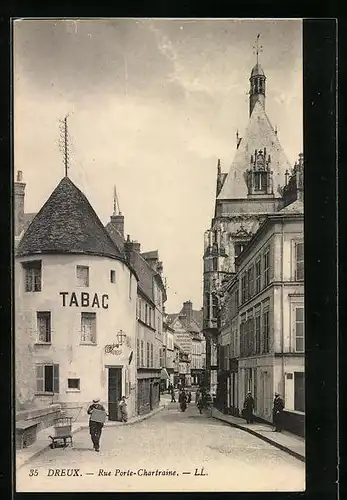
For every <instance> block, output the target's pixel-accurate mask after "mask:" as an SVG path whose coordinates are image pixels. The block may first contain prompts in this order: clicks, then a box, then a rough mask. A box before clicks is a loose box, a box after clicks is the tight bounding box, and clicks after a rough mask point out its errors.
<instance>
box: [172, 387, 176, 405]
mask: <svg viewBox="0 0 347 500" xmlns="http://www.w3.org/2000/svg"><path fill="white" fill-rule="evenodd" d="M171 403H176V399H175V389H174V388H173V386H171Z"/></svg>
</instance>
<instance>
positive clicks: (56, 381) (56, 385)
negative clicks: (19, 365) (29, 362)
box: [35, 363, 59, 396]
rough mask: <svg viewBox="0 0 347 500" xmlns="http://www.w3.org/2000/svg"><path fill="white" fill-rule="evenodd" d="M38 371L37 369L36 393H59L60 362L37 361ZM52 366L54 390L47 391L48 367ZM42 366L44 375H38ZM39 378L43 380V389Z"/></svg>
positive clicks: (43, 394)
mask: <svg viewBox="0 0 347 500" xmlns="http://www.w3.org/2000/svg"><path fill="white" fill-rule="evenodd" d="M35 367H36V371H35V380H36V391H35V394H37V395H42V396H45V395H52V394H59V364H58V363H36V364H35ZM48 367H49V368H51V367H52V391H46V390H45V384H46V373H45V371H46V368H48ZM40 368H42V375H43V376H41V377H39V376H38V371H39V369H40ZM39 380H42V389H40V388H39Z"/></svg>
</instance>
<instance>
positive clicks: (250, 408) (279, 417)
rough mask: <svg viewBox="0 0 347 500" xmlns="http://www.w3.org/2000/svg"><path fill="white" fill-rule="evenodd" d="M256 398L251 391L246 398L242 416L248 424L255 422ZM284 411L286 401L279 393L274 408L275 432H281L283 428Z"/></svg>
mask: <svg viewBox="0 0 347 500" xmlns="http://www.w3.org/2000/svg"><path fill="white" fill-rule="evenodd" d="M254 408H255V404H254V398H253V396H252V393H251V392H250V391H249V392H248V393H247V396H246V398H245V401H244V404H243V410H242V416H243V418H244V419H245V420H246V422H247V424H253V422H254ZM283 410H284V401H283V399H282V398H281V396H280V394H279V393H278V392H276V393H275V399H274V401H273V406H272V422H273V431H274V432H281V431H282V427H283Z"/></svg>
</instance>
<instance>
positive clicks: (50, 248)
mask: <svg viewBox="0 0 347 500" xmlns="http://www.w3.org/2000/svg"><path fill="white" fill-rule="evenodd" d="M37 253H39V254H42V253H72V254H90V255H100V256H104V257H110V258H116V259H120V260H124V259H123V257H122V254H121V252H120V251H119V249H118V248H117V246H116V244H115V243H114V242H113V241H112V239H111V237H110V236H109V234H108V232H107V231H106V229H105V228H104V226H103V225H102V222H101V221H100V219H99V217H98V216H97V214H96V213H95V211H94V209H93V208H92V206H91V205H90V203H89V201H88V200H87V198H86V196H85V195H84V194H83V193H82V191H80V190H79V189H78V188H77V187H76V186H75V184H74V183H73V182H72V181H71V180H70V179H69V178H68V177H64V178H63V179H62V180H61V181H60V183H59V184H58V186H57V187H56V188H55V190H54V191H53V193H52V194H51V196H50V197H49V198H48V200H47V201H46V203H45V204H44V205H43V207H42V208H41V210H40V211H39V212H38V214H37V215H36V216H35V217H34V219H33V221H32V222H31V224H30V225H29V227H28V229H27V231H26V232H25V234H24V236H23V238H22V239H21V241H20V243H19V245H18V249H17V255H30V254H37Z"/></svg>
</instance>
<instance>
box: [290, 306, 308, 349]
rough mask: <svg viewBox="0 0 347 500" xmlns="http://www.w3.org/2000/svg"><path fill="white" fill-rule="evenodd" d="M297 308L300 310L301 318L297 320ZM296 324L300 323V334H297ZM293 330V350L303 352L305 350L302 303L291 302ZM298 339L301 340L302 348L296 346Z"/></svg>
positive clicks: (303, 308) (303, 309)
mask: <svg viewBox="0 0 347 500" xmlns="http://www.w3.org/2000/svg"><path fill="white" fill-rule="evenodd" d="M298 309H301V310H302V320H299V321H298V320H297V311H298ZM297 324H301V325H302V335H298V334H297ZM293 330H294V332H293V333H294V338H293V344H294V345H293V346H294V352H297V353H304V352H305V307H304V304H293ZM298 340H300V341H302V350H301V349H298V348H297V345H298Z"/></svg>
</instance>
